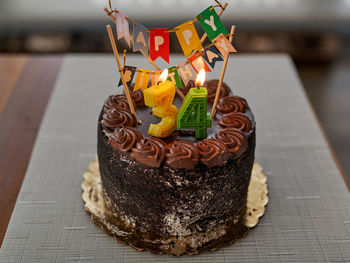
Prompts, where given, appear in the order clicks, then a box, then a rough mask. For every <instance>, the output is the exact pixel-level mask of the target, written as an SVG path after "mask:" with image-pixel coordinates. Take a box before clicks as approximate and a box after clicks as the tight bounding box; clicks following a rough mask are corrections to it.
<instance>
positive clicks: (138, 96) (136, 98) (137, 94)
mask: <svg viewBox="0 0 350 263" xmlns="http://www.w3.org/2000/svg"><path fill="white" fill-rule="evenodd" d="M133 90H134V84H132V85H131V86H130V87H129V93H130V97H131V99H132V101H133V102H134V105H135V106H136V107H143V106H145V101H144V99H143V92H142V90H140V89H139V90H136V91H133Z"/></svg>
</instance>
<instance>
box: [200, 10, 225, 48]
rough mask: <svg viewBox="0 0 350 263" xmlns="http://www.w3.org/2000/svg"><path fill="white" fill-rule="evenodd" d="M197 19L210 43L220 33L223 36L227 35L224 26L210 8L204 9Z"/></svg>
mask: <svg viewBox="0 0 350 263" xmlns="http://www.w3.org/2000/svg"><path fill="white" fill-rule="evenodd" d="M197 18H198V21H199V23H200V24H201V26H202V28H203V30H204V32H205V33H206V34H207V35H208V38H209V39H210V41H213V39H214V38H216V37H217V36H218V35H220V34H221V33H222V34H224V35H225V34H228V32H227V30H226V28H225V26H224V24H223V23H222V22H221V20H220V17H219V16H218V15H217V13H216V12H215V9H214V8H213V7H212V6H210V7H208V8H207V9H205V10H204V11H203V12H202V13H200V14H199V15H198V16H197Z"/></svg>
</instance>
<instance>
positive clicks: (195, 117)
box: [177, 69, 211, 139]
mask: <svg viewBox="0 0 350 263" xmlns="http://www.w3.org/2000/svg"><path fill="white" fill-rule="evenodd" d="M204 78H205V71H204V69H202V70H201V71H200V72H199V74H198V76H197V80H196V86H197V87H196V88H191V89H190V91H189V92H188V93H187V95H186V97H185V99H184V101H183V104H182V106H181V108H180V110H179V113H178V115H177V127H178V128H179V129H181V128H184V129H188V128H195V129H196V138H198V139H203V138H206V137H207V128H210V127H211V117H210V114H209V112H207V100H208V93H207V89H206V88H205V87H199V86H201V85H203V83H204Z"/></svg>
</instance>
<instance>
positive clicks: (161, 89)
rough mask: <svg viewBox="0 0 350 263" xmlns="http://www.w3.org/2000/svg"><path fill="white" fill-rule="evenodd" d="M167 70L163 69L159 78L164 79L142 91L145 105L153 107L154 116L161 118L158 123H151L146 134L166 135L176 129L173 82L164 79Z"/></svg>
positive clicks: (161, 136)
mask: <svg viewBox="0 0 350 263" xmlns="http://www.w3.org/2000/svg"><path fill="white" fill-rule="evenodd" d="M167 75H168V70H164V71H163V73H162V75H161V76H160V77H159V79H160V80H161V79H164V81H163V82H161V83H159V84H158V85H154V86H152V87H150V88H148V89H145V90H144V91H143V95H144V99H145V105H146V106H148V107H151V108H153V110H152V112H153V114H154V115H155V116H158V117H160V118H162V120H161V121H160V122H159V123H158V124H151V125H150V127H149V129H148V134H149V135H152V136H154V137H160V138H163V137H167V136H169V135H170V134H171V133H172V132H173V131H174V130H175V129H176V126H177V125H176V117H177V108H176V107H175V106H174V105H172V103H173V100H174V96H175V83H174V82H172V81H169V80H165V79H166V78H167Z"/></svg>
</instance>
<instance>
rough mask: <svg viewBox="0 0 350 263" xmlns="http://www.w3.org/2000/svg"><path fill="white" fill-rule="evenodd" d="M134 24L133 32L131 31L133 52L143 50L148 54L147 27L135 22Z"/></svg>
mask: <svg viewBox="0 0 350 263" xmlns="http://www.w3.org/2000/svg"><path fill="white" fill-rule="evenodd" d="M133 25H134V30H133V31H134V32H133V39H134V45H133V52H136V51H139V50H141V51H143V53H144V54H145V55H146V56H148V38H149V35H148V33H147V30H148V29H147V28H145V27H144V26H143V25H140V24H135V23H133Z"/></svg>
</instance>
